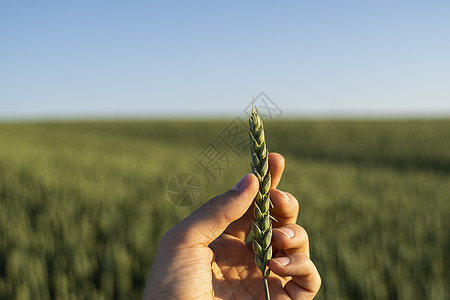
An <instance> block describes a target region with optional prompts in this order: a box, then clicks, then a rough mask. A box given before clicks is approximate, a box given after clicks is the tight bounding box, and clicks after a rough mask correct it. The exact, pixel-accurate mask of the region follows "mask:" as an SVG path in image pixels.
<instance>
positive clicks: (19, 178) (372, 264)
mask: <svg viewBox="0 0 450 300" xmlns="http://www.w3.org/2000/svg"><path fill="white" fill-rule="evenodd" d="M235 121H236V120H234V121H233V120H231V119H230V120H221V121H213V120H211V121H206V120H202V121H187V120H185V121H183V120H159V121H70V122H69V121H66V122H63V121H54V122H10V123H0V241H1V242H0V299H137V298H140V297H141V295H142V292H143V289H144V286H145V282H146V277H147V275H148V272H149V270H150V267H151V264H152V259H153V255H154V253H155V250H156V247H157V245H158V241H159V239H160V238H161V237H162V235H163V234H164V232H165V231H167V230H168V229H169V228H170V227H172V226H174V225H175V224H177V223H178V222H179V221H180V220H182V219H183V218H184V217H185V216H186V215H188V214H189V213H190V212H191V211H193V210H194V209H195V208H196V207H198V206H200V205H201V204H202V203H203V202H205V201H207V200H208V199H209V198H210V197H212V196H214V195H216V194H219V193H222V192H225V191H226V190H227V189H229V188H231V187H232V186H233V185H234V183H235V182H236V181H237V180H238V179H239V178H241V177H242V175H243V174H244V173H246V172H250V154H249V152H248V151H249V150H248V140H245V139H244V140H240V139H239V138H240V134H241V131H239V128H242V126H241V127H239V126H236V127H234V125H236V122H235ZM238 121H239V120H238ZM244 121H246V120H244ZM233 122H234V123H233ZM265 128H266V136H267V143H268V145H270V151H275V152H279V153H281V154H283V155H284V156H285V157H286V171H285V174H284V177H283V179H282V181H281V183H280V186H279V188H280V189H284V190H287V191H289V192H291V193H292V194H293V195H295V196H296V197H297V198H298V199H299V202H300V215H299V219H298V223H299V224H300V225H302V226H304V227H305V229H306V230H307V231H308V233H309V237H310V243H311V255H312V259H313V261H314V262H315V263H316V265H317V268H318V270H319V272H320V274H321V276H322V281H323V284H322V288H321V290H320V292H319V294H318V296H317V299H449V298H450V288H449V285H448V283H449V282H450V271H449V270H450V255H449V253H450V234H449V231H448V229H449V228H450V120H378V121H363V120H313V121H304V120H303V121H302V120H281V121H268V122H266V123H265ZM234 129H236V131H233V130H234ZM233 133H234V134H235V135H233ZM245 138H246V139H248V133H245ZM179 173H185V174H191V175H194V176H195V177H196V178H197V179H198V180H197V181H196V182H197V190H196V193H195V194H192V195H191V197H192V199H190V201H191V202H192V203H193V204H192V203H191V202H190V203H186V202H183V201H184V200H182V199H181V200H180V202H179V203H177V204H176V203H175V202H174V200H173V198H170V196H169V194H168V189H172V188H173V187H172V186H171V185H170V184H169V183H170V182H171V180H172V179H173V178H174V176H176V175H177V174H179ZM194 202H195V203H194ZM185 204H186V205H185ZM187 204H189V205H187Z"/></svg>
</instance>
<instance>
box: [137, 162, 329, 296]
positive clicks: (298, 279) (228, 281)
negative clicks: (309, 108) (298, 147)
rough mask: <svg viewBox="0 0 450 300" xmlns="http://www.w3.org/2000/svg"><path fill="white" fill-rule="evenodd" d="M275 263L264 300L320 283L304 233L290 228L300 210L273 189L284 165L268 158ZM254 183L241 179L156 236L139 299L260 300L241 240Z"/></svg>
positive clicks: (308, 291)
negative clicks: (147, 273)
mask: <svg viewBox="0 0 450 300" xmlns="http://www.w3.org/2000/svg"><path fill="white" fill-rule="evenodd" d="M269 163H270V166H269V170H270V172H271V173H272V186H271V191H270V194H271V199H272V202H273V205H274V208H273V209H272V210H271V214H272V215H273V216H274V217H275V218H276V219H277V220H278V222H274V223H273V226H274V229H273V240H272V246H273V248H274V256H273V257H274V258H273V259H272V260H271V261H270V263H269V266H270V268H271V270H272V272H271V274H270V276H269V278H268V282H269V289H270V296H271V299H312V298H313V297H314V296H315V295H316V293H317V292H318V290H319V288H320V284H321V279H320V276H319V273H318V271H317V269H316V267H315V266H314V264H313V262H312V261H311V259H310V253H309V242H308V236H307V233H306V231H305V230H304V229H303V228H302V227H301V226H299V225H297V224H296V221H297V216H298V211H299V205H298V201H297V200H296V199H295V198H294V196H292V195H291V194H290V193H287V192H282V191H280V190H277V189H276V188H277V186H278V183H279V182H280V180H281V176H282V174H283V171H284V165H285V160H284V158H283V157H282V156H281V155H280V154H277V153H271V154H270V155H269ZM257 190H258V180H257V179H256V177H255V176H254V175H252V174H247V175H245V176H244V177H243V178H242V179H241V180H240V182H239V183H238V184H236V186H235V187H234V188H233V189H231V190H229V191H228V192H226V193H225V194H222V195H220V196H217V197H215V198H213V199H211V200H210V201H208V202H207V203H205V204H204V205H203V206H202V207H200V208H199V209H197V210H196V211H195V212H193V213H192V214H191V215H189V216H188V217H187V218H186V219H184V220H183V221H181V222H180V223H179V224H178V225H176V226H175V227H174V228H172V229H171V230H169V231H168V232H167V233H166V234H165V235H164V237H163V238H162V240H161V242H160V244H159V247H158V250H157V253H156V255H155V258H154V261H153V266H152V269H151V273H150V276H149V279H148V282H147V286H146V289H145V293H144V299H265V298H264V297H265V296H264V289H263V284H262V276H261V272H260V270H258V268H257V267H256V265H255V262H254V253H253V250H252V248H251V246H250V245H247V244H245V242H244V240H245V237H246V235H247V234H248V232H249V231H250V228H251V222H252V220H253V217H252V211H253V209H252V201H253V198H254V197H255V195H256V193H257Z"/></svg>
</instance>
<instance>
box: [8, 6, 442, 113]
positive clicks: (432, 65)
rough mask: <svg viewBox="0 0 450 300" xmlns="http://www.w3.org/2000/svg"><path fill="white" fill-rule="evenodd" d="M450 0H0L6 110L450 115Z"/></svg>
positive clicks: (11, 111) (40, 111) (34, 111)
mask: <svg viewBox="0 0 450 300" xmlns="http://www.w3.org/2000/svg"><path fill="white" fill-rule="evenodd" d="M449 16H450V1H283V2H277V3H275V2H274V1H271V2H269V1H159V2H154V1H2V2H1V3H0V45H1V47H0V118H28V117H31V118H41V117H44V118H46V117H91V116H94V117H95V116H173V115H176V116H210V115H232V114H235V113H237V112H241V111H242V109H243V108H244V107H245V106H246V105H247V104H248V103H249V101H250V99H251V95H252V94H255V95H256V94H258V93H259V92H260V91H264V92H265V93H266V94H267V95H268V96H269V97H270V98H271V99H272V100H273V101H274V102H276V103H277V105H278V106H279V107H280V108H281V109H283V111H284V112H287V113H288V114H291V115H296V114H297V115H302V116H309V115H312V116H313V115H355V116H361V115H389V114H394V115H395V114H400V115H429V114H440V115H446V116H449V115H450V84H449V83H450V39H449V38H448V37H449V35H450V17H449Z"/></svg>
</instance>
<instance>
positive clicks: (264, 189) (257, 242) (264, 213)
mask: <svg viewBox="0 0 450 300" xmlns="http://www.w3.org/2000/svg"><path fill="white" fill-rule="evenodd" d="M249 127H250V152H251V157H252V163H251V166H252V172H253V174H255V175H256V177H257V178H258V180H259V190H258V193H257V194H256V197H255V199H254V217H255V221H254V222H253V226H252V230H253V239H252V246H253V251H254V253H255V262H256V266H257V267H258V269H259V270H260V271H261V274H262V277H263V283H264V289H265V293H266V299H270V296H269V288H268V285H267V277H268V276H269V273H270V269H269V267H268V264H269V261H270V259H271V258H272V246H271V241H272V220H271V219H272V217H271V216H270V207H271V206H272V203H271V201H270V197H269V196H270V195H269V190H270V184H271V176H270V172H269V155H268V154H269V152H268V150H267V145H266V140H265V136H264V126H263V122H262V120H261V118H260V116H259V113H258V110H257V109H256V108H255V106H254V103H253V105H252V113H251V115H250V119H249Z"/></svg>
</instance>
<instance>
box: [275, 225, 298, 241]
mask: <svg viewBox="0 0 450 300" xmlns="http://www.w3.org/2000/svg"><path fill="white" fill-rule="evenodd" d="M277 230H279V231H281V232H282V233H284V234H285V235H286V236H287V237H288V238H290V239H292V238H293V237H294V235H295V232H294V230H292V229H291V228H289V227H284V228H277Z"/></svg>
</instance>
